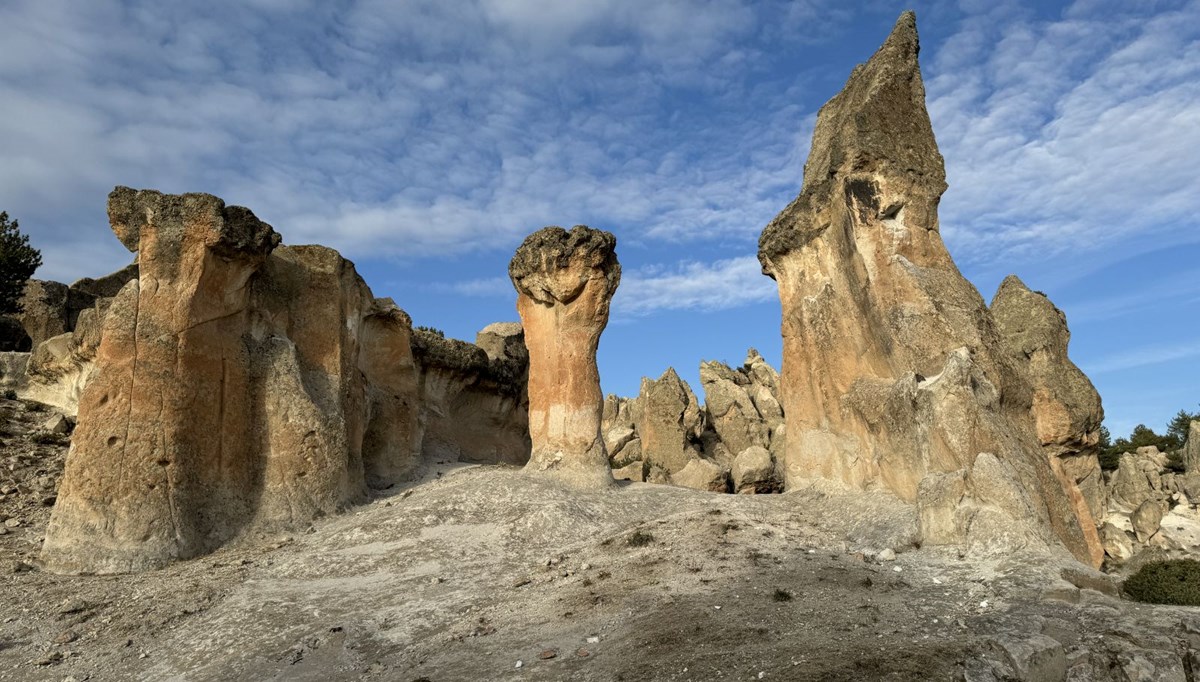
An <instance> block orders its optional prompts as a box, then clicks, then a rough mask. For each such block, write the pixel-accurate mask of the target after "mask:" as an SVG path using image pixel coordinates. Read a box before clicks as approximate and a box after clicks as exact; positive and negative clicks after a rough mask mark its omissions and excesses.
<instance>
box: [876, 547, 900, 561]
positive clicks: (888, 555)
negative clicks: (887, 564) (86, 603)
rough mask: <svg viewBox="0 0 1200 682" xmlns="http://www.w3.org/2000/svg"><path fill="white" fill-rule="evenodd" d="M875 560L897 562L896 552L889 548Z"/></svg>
mask: <svg viewBox="0 0 1200 682" xmlns="http://www.w3.org/2000/svg"><path fill="white" fill-rule="evenodd" d="M875 558H876V559H879V560H880V561H895V560H896V551H895V550H893V549H891V548H888V549H885V550H883V551H882V552H880V553H879V554H878V555H876V557H875Z"/></svg>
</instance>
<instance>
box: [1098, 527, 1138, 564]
mask: <svg viewBox="0 0 1200 682" xmlns="http://www.w3.org/2000/svg"><path fill="white" fill-rule="evenodd" d="M1100 537H1101V539H1102V540H1103V541H1104V553H1105V554H1107V555H1108V556H1110V557H1112V558H1113V559H1115V560H1117V561H1126V560H1127V559H1129V558H1130V557H1132V556H1133V540H1132V539H1131V538H1130V537H1129V534H1128V533H1126V532H1125V531H1124V530H1123V529H1121V528H1119V527H1118V526H1116V525H1114V524H1112V523H1107V522H1106V523H1105V524H1104V525H1103V526H1101V528H1100Z"/></svg>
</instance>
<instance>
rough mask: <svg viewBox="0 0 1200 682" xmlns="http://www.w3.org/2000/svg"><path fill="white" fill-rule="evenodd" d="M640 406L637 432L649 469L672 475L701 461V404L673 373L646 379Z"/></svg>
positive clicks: (640, 395) (643, 458) (671, 371)
mask: <svg viewBox="0 0 1200 682" xmlns="http://www.w3.org/2000/svg"><path fill="white" fill-rule="evenodd" d="M638 405H639V409H638V418H637V421H636V431H637V436H638V438H640V439H641V444H640V447H641V454H642V460H643V461H645V462H646V464H647V466H650V467H658V468H660V469H662V470H663V471H665V472H666V473H667V474H668V475H673V474H675V473H678V472H680V471H682V470H683V468H684V467H686V466H687V465H688V463H690V462H691V461H692V460H694V459H699V458H700V450H699V447H698V442H699V438H700V431H701V428H702V427H703V424H702V422H701V420H700V403H699V402H698V401H697V400H696V395H695V394H694V393H692V389H691V388H690V387H688V385H687V384H686V383H685V382H684V381H683V380H682V379H680V378H679V375H678V374H676V373H675V370H674V369H672V368H668V369H667V371H666V372H664V373H663V375H662V376H661V377H659V378H658V379H657V380H653V379H649V378H646V377H643V378H642V390H641V392H640V393H639V394H638ZM614 445H617V443H614Z"/></svg>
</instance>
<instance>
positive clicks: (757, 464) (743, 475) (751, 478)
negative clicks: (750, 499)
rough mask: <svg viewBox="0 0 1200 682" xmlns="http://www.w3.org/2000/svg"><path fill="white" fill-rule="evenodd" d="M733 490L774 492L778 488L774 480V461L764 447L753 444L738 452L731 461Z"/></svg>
mask: <svg viewBox="0 0 1200 682" xmlns="http://www.w3.org/2000/svg"><path fill="white" fill-rule="evenodd" d="M731 475H732V479H733V491H734V492H735V493H740V492H743V491H753V492H756V493H770V492H776V491H777V490H778V488H779V483H778V481H776V480H775V461H774V460H773V459H772V458H771V453H770V452H769V451H767V449H766V448H764V447H762V446H759V445H753V446H751V447H748V448H746V449H745V450H742V451H741V452H739V453H738V455H737V458H736V459H734V461H733V471H732V473H731Z"/></svg>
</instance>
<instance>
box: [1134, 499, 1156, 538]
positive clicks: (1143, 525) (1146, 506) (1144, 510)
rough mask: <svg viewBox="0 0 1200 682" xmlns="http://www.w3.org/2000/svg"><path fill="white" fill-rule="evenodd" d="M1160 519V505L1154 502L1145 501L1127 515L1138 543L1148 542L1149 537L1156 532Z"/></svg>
mask: <svg viewBox="0 0 1200 682" xmlns="http://www.w3.org/2000/svg"><path fill="white" fill-rule="evenodd" d="M1162 519H1163V508H1162V505H1160V504H1159V503H1158V502H1156V501H1154V500H1146V501H1145V502H1143V503H1141V504H1140V505H1138V508H1137V509H1135V510H1133V513H1132V514H1130V515H1129V522H1130V523H1131V524H1132V525H1133V532H1134V533H1135V534H1136V535H1137V539H1138V542H1148V541H1149V540H1150V538H1151V536H1153V535H1154V534H1155V533H1157V532H1158V529H1159V526H1160V525H1161V524H1162Z"/></svg>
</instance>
